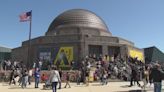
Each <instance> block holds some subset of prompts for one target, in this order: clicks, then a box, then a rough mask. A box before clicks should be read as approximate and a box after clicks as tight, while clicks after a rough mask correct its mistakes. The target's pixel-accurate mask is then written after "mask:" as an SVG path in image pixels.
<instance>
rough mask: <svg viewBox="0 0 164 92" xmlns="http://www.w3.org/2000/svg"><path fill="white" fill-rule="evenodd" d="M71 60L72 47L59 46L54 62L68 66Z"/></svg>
mask: <svg viewBox="0 0 164 92" xmlns="http://www.w3.org/2000/svg"><path fill="white" fill-rule="evenodd" d="M72 60H73V47H60V49H59V51H58V53H57V56H56V58H55V60H54V64H56V65H59V66H62V67H65V66H69V65H70V63H71V61H72Z"/></svg>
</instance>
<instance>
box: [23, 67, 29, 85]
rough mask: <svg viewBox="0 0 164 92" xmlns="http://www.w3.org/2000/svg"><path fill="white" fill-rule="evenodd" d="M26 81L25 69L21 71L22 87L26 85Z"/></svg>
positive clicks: (26, 73)
mask: <svg viewBox="0 0 164 92" xmlns="http://www.w3.org/2000/svg"><path fill="white" fill-rule="evenodd" d="M27 82H28V71H27V70H26V69H25V70H23V73H22V88H24V87H26V86H27Z"/></svg>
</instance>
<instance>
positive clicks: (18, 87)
mask: <svg viewBox="0 0 164 92" xmlns="http://www.w3.org/2000/svg"><path fill="white" fill-rule="evenodd" d="M8 89H36V88H31V87H26V88H22V87H20V86H13V87H10V88H8Z"/></svg>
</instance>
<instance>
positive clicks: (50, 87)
mask: <svg viewBox="0 0 164 92" xmlns="http://www.w3.org/2000/svg"><path fill="white" fill-rule="evenodd" d="M43 89H52V85H51V82H50V80H46V82H45V85H43Z"/></svg>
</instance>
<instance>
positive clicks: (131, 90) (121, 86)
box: [0, 82, 164, 92]
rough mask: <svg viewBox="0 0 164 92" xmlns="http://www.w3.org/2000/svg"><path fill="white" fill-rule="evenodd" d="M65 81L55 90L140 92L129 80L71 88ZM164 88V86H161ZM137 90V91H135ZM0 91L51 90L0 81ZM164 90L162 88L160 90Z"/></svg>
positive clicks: (150, 89)
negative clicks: (67, 86) (66, 86)
mask: <svg viewBox="0 0 164 92" xmlns="http://www.w3.org/2000/svg"><path fill="white" fill-rule="evenodd" d="M64 85H65V83H62V89H60V90H57V92H142V91H141V88H139V87H137V86H133V87H128V85H129V82H109V83H108V85H104V86H102V85H100V83H98V82H97V83H90V85H89V86H87V87H86V86H85V85H79V86H77V85H76V84H75V83H71V88H63V86H64ZM152 86H153V85H152ZM163 88H164V86H163ZM136 90H138V91H136ZM139 90H140V91H139ZM146 90H147V91H146V92H153V87H147V88H146ZM0 92H52V91H51V90H43V84H40V85H39V88H38V89H35V88H34V83H32V85H28V86H27V88H25V89H22V88H21V87H20V86H18V85H10V86H9V85H8V84H6V83H0ZM162 92H164V90H163V91H162Z"/></svg>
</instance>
